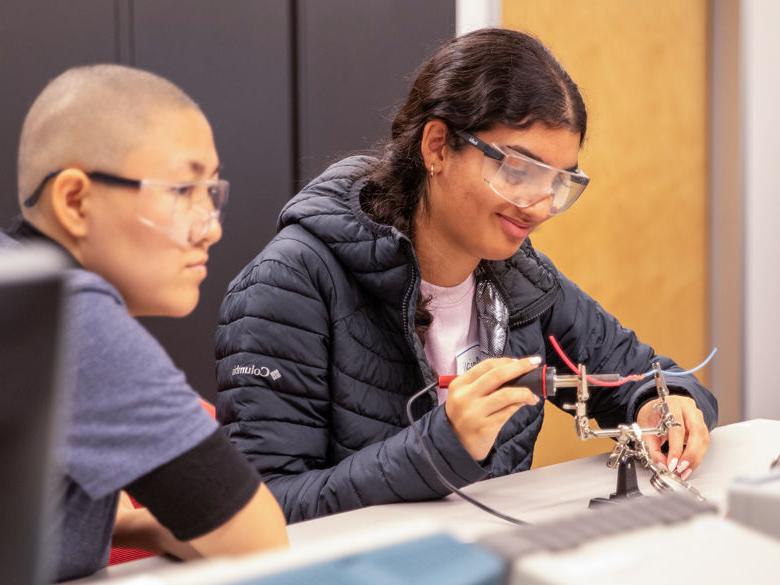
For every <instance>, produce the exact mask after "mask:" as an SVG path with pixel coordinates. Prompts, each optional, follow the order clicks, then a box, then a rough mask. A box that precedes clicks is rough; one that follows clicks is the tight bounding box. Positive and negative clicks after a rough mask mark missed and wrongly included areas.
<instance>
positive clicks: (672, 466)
mask: <svg viewBox="0 0 780 585" xmlns="http://www.w3.org/2000/svg"><path fill="white" fill-rule="evenodd" d="M675 467H677V457H675V458H674V459H671V460H670V461H669V471H674V469H675Z"/></svg>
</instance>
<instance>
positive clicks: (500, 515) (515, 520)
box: [406, 382, 528, 526]
mask: <svg viewBox="0 0 780 585" xmlns="http://www.w3.org/2000/svg"><path fill="white" fill-rule="evenodd" d="M437 386H438V382H433V383H432V384H429V385H428V386H426V387H425V388H423V389H422V390H420V391H419V392H417V393H416V394H415V395H414V396H412V397H411V398H409V400H408V401H407V402H406V416H407V418H408V419H409V424H410V425H411V427H412V430H414V434H415V435H417V440H418V441H419V443H420V448H421V449H422V452H423V455H425V458H426V459H427V460H428V464H429V465H430V466H431V469H433V472H434V473H435V474H436V477H437V478H438V479H439V481H440V482H441V483H442V484H443V485H444V487H446V488H447V489H448V490H450V491H452V493H454V494H456V495H458V496H460V497H461V498H463V499H464V500H466V501H467V502H469V503H470V504H472V505H474V506H476V507H477V508H479V509H480V510H482V511H483V512H487V513H488V514H492V515H493V516H496V517H498V518H501V520H505V521H507V522H509V523H511V524H515V525H517V526H527V525H528V522H524V521H522V520H520V519H518V518H514V517H512V516H508V515H507V514H504V513H502V512H499V511H498V510H494V509H493V508H491V507H490V506H488V505H487V504H483V503H482V502H480V501H479V500H477V499H475V498H472V497H471V496H469V495H466V494H464V493H463V492H462V491H460V490H459V489H458V488H456V487H455V486H454V485H452V483H450V481H449V480H448V479H447V478H446V477H444V475H443V474H442V472H441V471H439V468H438V467H437V466H436V464H435V463H434V462H433V456H432V455H431V453H430V451H428V446H427V445H426V444H425V441H424V440H423V436H422V433H421V432H420V429H418V428H417V425H416V424H415V423H416V422H417V421H416V420H414V416H413V415H412V404H413V403H414V401H415V400H417V399H418V398H419V397H420V396H422V395H423V394H426V393H428V392H431V391H433V390H434V389H435V388H436V387H437Z"/></svg>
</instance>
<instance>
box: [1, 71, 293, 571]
mask: <svg viewBox="0 0 780 585" xmlns="http://www.w3.org/2000/svg"><path fill="white" fill-rule="evenodd" d="M219 168H220V166H219V159H218V156H217V151H216V149H215V146H214V139H213V136H212V132H211V128H210V126H209V123H208V121H207V120H206V118H205V116H204V114H203V112H202V111H201V110H200V108H199V107H198V106H197V105H196V104H195V102H193V101H192V99H191V98H189V97H188V96H187V95H186V94H185V93H184V92H182V91H181V90H180V89H179V88H177V87H176V86H175V85H173V84H172V83H170V82H168V81H166V80H164V79H162V78H160V77H158V76H156V75H153V74H151V73H148V72H144V71H139V70H136V69H131V68H127V67H122V66H116V65H96V66H89V67H79V68H75V69H71V70H69V71H66V72H65V73H63V74H62V75H60V76H59V77H57V78H56V79H54V80H53V81H51V82H50V83H49V84H48V85H47V86H46V88H45V89H44V90H43V92H42V93H41V94H40V95H39V96H38V98H37V99H36V100H35V102H34V103H33V105H32V107H31V108H30V111H29V112H28V114H27V117H26V118H25V121H24V125H23V127H22V133H21V139H20V144H19V160H18V184H19V201H20V206H21V211H22V215H21V217H20V218H19V220H18V221H17V222H16V223H15V225H14V226H13V227H12V228H11V229H10V230H9V231H8V232H7V234H6V235H3V234H2V233H0V247H3V246H12V245H17V244H18V243H19V242H25V241H28V240H44V241H47V242H50V243H52V244H54V245H56V246H58V247H60V248H61V249H62V250H63V251H64V252H65V253H66V254H67V255H68V257H69V258H70V259H71V261H72V265H73V269H72V270H71V271H70V275H69V285H68V290H69V295H68V297H69V298H68V301H69V303H68V309H69V318H68V326H67V329H66V339H67V344H68V351H69V353H70V358H71V359H70V360H69V370H70V371H69V372H68V375H69V377H70V379H71V380H73V382H74V384H75V388H74V393H73V396H72V398H71V415H70V421H69V423H70V424H69V425H68V427H67V438H66V441H65V445H64V448H63V459H64V461H63V466H64V471H65V474H66V478H65V490H64V502H63V513H62V515H61V518H60V520H59V522H58V526H57V527H56V528H57V532H58V541H59V556H58V563H57V578H58V579H60V580H62V579H73V578H76V577H82V576H85V575H87V574H90V573H92V572H94V571H96V570H97V569H100V568H101V567H103V566H104V565H105V564H106V561H107V558H108V551H109V546H110V542H111V538H112V531H113V532H114V536H115V540H116V541H117V542H120V543H122V544H126V545H132V546H142V547H144V548H148V549H150V550H153V551H156V552H170V553H172V554H175V555H177V556H179V557H182V558H191V557H197V556H209V555H218V554H219V555H224V554H239V553H245V552H251V551H259V550H263V549H268V548H274V547H279V546H284V545H286V542H287V536H286V530H285V524H284V518H283V515H282V513H281V511H280V508H279V506H278V504H277V502H276V501H275V500H274V498H273V496H272V495H271V494H270V492H269V491H268V489H267V488H266V487H265V485H264V484H263V483H262V482H261V478H260V476H258V475H257V473H256V472H255V471H254V469H252V468H251V467H250V466H249V465H248V464H247V463H246V462H245V461H244V459H243V458H242V457H241V455H240V454H238V453H237V452H236V451H235V450H234V449H233V448H232V446H231V445H230V443H229V442H228V441H227V439H226V438H224V436H223V435H222V434H221V433H220V432H219V431H218V429H217V425H216V423H215V422H214V421H213V420H212V419H211V418H210V417H209V416H208V415H207V414H206V413H205V412H204V411H203V410H202V409H201V407H200V405H199V401H198V397H197V395H196V394H195V392H193V390H192V389H191V388H190V386H189V385H188V384H187V381H186V380H185V377H184V374H183V373H182V372H181V370H179V369H178V368H176V366H175V365H174V364H173V363H172V361H171V360H170V358H169V357H168V355H167V354H166V353H165V351H164V350H163V348H162V347H161V346H160V345H159V344H158V343H157V342H156V341H155V340H154V339H153V338H152V337H151V336H150V334H149V333H148V332H147V331H146V330H145V329H144V328H143V327H142V326H141V325H140V324H139V323H138V322H137V321H136V319H135V317H139V316H147V315H148V316H151V315H157V316H171V317H182V316H185V315H187V314H189V313H190V312H191V311H192V310H193V309H194V308H195V306H196V304H197V302H198V298H199V286H200V284H201V282H203V279H204V278H205V277H206V262H207V260H208V251H209V248H210V247H211V246H212V245H213V244H215V243H216V242H217V241H218V240H219V239H220V237H221V235H222V228H221V225H220V213H221V210H222V208H223V206H224V205H225V203H226V200H227V194H228V183H227V181H225V180H224V179H221V178H220V177H219ZM121 490H126V491H127V492H129V493H130V494H131V495H132V496H134V497H135V498H136V499H137V500H139V501H140V502H141V503H142V504H144V505H145V506H146V509H145V510H141V511H138V512H135V513H133V512H130V513H127V514H123V515H121V516H120V519H119V520H118V521H117V523H116V527H114V520H115V516H116V512H117V501H118V498H119V494H120V491H121Z"/></svg>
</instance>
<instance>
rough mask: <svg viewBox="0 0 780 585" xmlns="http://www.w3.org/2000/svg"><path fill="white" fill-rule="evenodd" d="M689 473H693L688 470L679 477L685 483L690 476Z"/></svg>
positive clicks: (691, 470)
mask: <svg viewBox="0 0 780 585" xmlns="http://www.w3.org/2000/svg"><path fill="white" fill-rule="evenodd" d="M691 473H693V469H689V470H688V471H686V472H685V473H683V474H682V475H681V476H680V477H681V478H682V480H683V481H686V480H687V479H688V478H689V477H690V476H691Z"/></svg>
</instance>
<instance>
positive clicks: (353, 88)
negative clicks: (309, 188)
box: [0, 0, 455, 399]
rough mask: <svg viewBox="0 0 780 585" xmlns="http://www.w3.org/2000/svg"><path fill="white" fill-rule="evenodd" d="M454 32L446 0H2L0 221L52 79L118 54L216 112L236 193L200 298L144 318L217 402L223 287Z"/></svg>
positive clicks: (212, 115)
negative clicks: (177, 312) (21, 144)
mask: <svg viewBox="0 0 780 585" xmlns="http://www.w3.org/2000/svg"><path fill="white" fill-rule="evenodd" d="M454 31H455V7H454V2H453V0H426V1H425V2H419V1H416V0H325V1H322V0H231V1H230V2H219V1H217V0H114V1H113V2H109V1H108V0H67V1H64V0H61V1H55V0H0V105H2V108H0V188H2V193H3V194H4V195H3V197H0V225H7V224H8V222H9V221H10V219H11V217H12V216H13V215H15V214H16V213H17V208H16V196H15V194H16V176H15V166H16V161H15V157H16V146H17V140H18V136H19V129H20V127H21V122H22V118H23V116H24V113H25V111H26V109H27V108H28V107H29V104H30V102H31V101H32V99H34V97H35V95H36V94H37V93H38V92H39V91H40V90H41V89H42V88H43V86H44V85H45V83H46V81H47V80H48V79H50V78H51V77H53V76H55V75H57V74H58V73H60V72H61V71H63V70H64V69H66V68H67V67H70V66H73V65H78V64H86V63H95V62H118V63H125V64H130V65H135V66H137V67H142V68H144V69H148V70H151V71H154V72H156V73H159V74H161V75H164V76H166V77H168V78H170V79H171V80H173V81H174V82H175V83H177V84H179V85H180V86H181V87H182V88H183V89H184V90H185V91H187V92H188V93H190V94H191V95H192V96H193V97H194V98H195V99H196V100H197V101H198V102H199V103H200V104H201V106H202V107H203V110H204V111H205V112H206V115H207V116H208V118H209V119H210V120H211V123H212V125H213V127H214V134H215V138H216V142H217V148H218V150H219V152H220V158H221V159H222V161H223V163H224V166H225V172H224V176H225V177H226V178H228V179H229V180H230V181H231V186H232V188H231V199H230V203H229V205H228V209H227V215H226V218H225V235H224V237H223V240H222V241H221V242H220V243H219V244H218V245H217V246H215V247H214V248H213V249H212V254H211V261H210V263H209V277H208V279H207V280H206V282H205V283H204V285H203V287H202V296H201V303H200V305H199V307H198V308H197V309H196V311H195V312H194V313H193V314H192V315H191V316H190V317H188V318H186V319H177V320H173V319H145V320H144V324H145V325H146V326H147V327H148V328H149V329H150V330H151V331H152V332H153V333H154V334H155V336H157V337H158V339H160V341H161V342H162V343H163V345H164V346H165V347H166V349H167V350H168V351H169V352H170V354H171V356H172V357H173V359H174V361H175V362H176V363H177V364H178V365H179V366H180V367H182V368H183V369H184V371H185V372H186V373H187V375H188V378H189V380H190V382H191V383H192V384H193V386H194V387H195V388H196V389H197V390H198V391H199V392H201V394H203V395H204V396H205V397H207V398H209V399H213V397H214V392H215V390H214V362H213V343H212V340H213V333H214V326H215V322H216V315H217V310H218V308H219V304H220V302H221V300H222V296H223V294H224V291H225V288H226V286H227V284H228V282H229V281H230V279H231V278H232V277H233V276H234V275H235V274H236V273H237V272H238V271H239V270H240V269H241V267H243V266H244V265H245V264H246V263H247V262H248V261H249V260H250V259H251V258H252V257H253V256H254V255H256V254H257V252H259V251H260V250H261V249H262V247H263V246H264V245H265V244H266V243H267V242H268V240H270V238H271V237H273V233H274V226H275V222H276V217H277V214H278V212H279V210H280V209H281V207H282V205H283V204H284V202H285V201H287V199H288V198H289V197H290V196H291V195H293V194H294V193H295V191H296V188H297V187H298V186H300V185H301V184H302V183H304V182H305V181H306V180H308V179H309V178H311V177H313V176H315V175H316V174H317V173H318V172H319V171H320V170H322V169H323V168H324V167H325V166H326V165H327V164H328V163H330V162H332V161H335V160H338V159H339V158H341V157H342V156H343V155H345V154H349V153H352V152H356V151H362V150H365V149H366V148H368V147H371V146H373V145H375V144H376V143H377V142H378V141H379V140H380V139H384V138H386V137H387V135H388V133H389V128H390V120H391V118H392V113H393V111H394V110H395V108H396V106H397V105H398V104H399V102H400V101H402V100H403V98H404V97H405V95H406V92H407V90H408V85H409V82H410V79H411V76H412V73H413V71H414V70H415V69H416V67H417V66H418V65H419V64H420V63H421V62H422V60H423V59H424V58H425V57H426V56H427V55H428V54H429V53H430V51H431V50H432V49H433V47H435V46H436V45H437V44H438V43H439V42H440V41H442V40H444V39H446V38H449V37H451V36H452V35H453V34H454Z"/></svg>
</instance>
